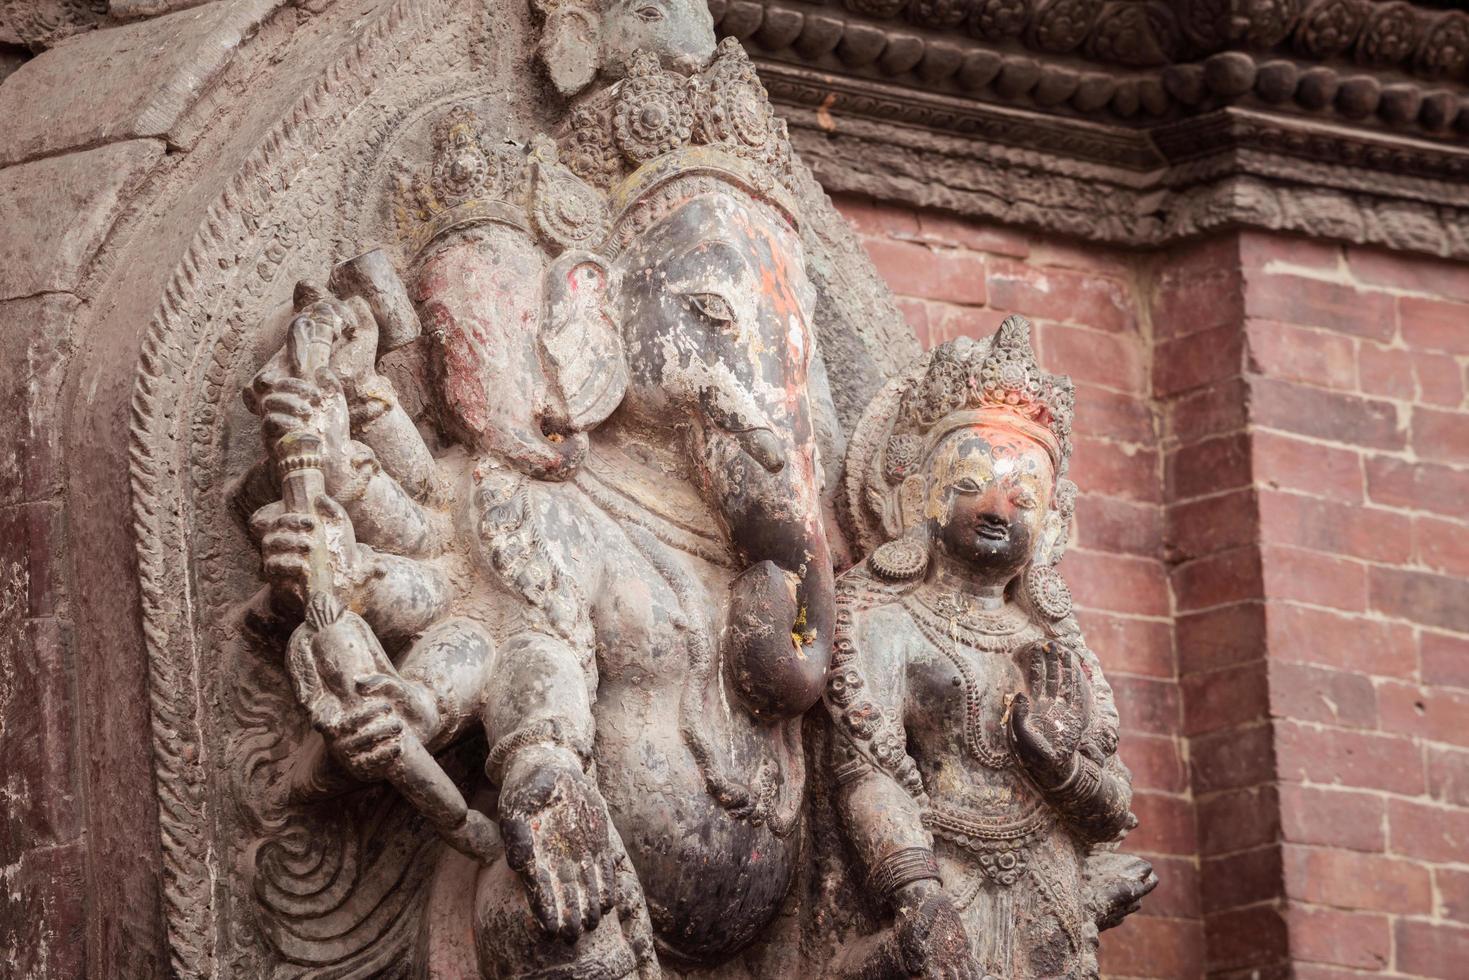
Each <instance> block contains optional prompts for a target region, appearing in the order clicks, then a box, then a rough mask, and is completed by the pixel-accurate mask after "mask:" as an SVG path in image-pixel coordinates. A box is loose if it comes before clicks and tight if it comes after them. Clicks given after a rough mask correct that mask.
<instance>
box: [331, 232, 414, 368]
mask: <svg viewBox="0 0 1469 980" xmlns="http://www.w3.org/2000/svg"><path fill="white" fill-rule="evenodd" d="M327 286H328V287H330V288H331V291H332V292H333V293H335V294H337V296H339V297H340V298H342V299H351V298H353V297H357V298H359V299H361V300H362V301H363V302H364V303H366V304H367V308H368V309H369V310H371V311H372V317H373V319H374V320H376V321H377V327H378V335H377V356H378V357H382V356H383V355H384V354H387V353H389V352H390V351H395V350H397V349H398V348H399V347H404V346H406V345H408V344H410V343H412V342H413V341H415V340H417V339H418V337H419V335H420V334H422V333H423V327H422V324H420V323H419V320H418V313H417V311H416V310H414V308H413V301H412V300H411V299H409V298H408V290H407V289H406V288H404V286H403V280H402V279H400V278H398V270H397V269H395V268H394V267H393V260H392V259H391V258H389V257H388V253H386V252H384V251H383V250H382V249H380V248H375V249H372V250H371V251H367V252H363V253H362V254H361V255H357V256H354V257H352V258H350V259H348V260H347V261H345V262H342V263H341V264H339V265H338V266H337V267H336V268H335V269H333V270H332V274H331V277H330V278H329V279H328V280H327Z"/></svg>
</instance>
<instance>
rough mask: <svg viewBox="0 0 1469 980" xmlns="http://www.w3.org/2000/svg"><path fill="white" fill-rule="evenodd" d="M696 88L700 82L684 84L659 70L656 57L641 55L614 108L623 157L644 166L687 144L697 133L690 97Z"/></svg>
mask: <svg viewBox="0 0 1469 980" xmlns="http://www.w3.org/2000/svg"><path fill="white" fill-rule="evenodd" d="M696 89H697V81H696V80H694V79H690V80H688V81H687V82H686V83H685V84H684V85H680V84H679V81H678V80H677V79H676V77H675V76H673V75H671V74H668V73H665V72H661V71H659V68H658V60H657V58H656V57H655V56H653V55H651V54H648V53H646V52H644V53H641V54H639V55H638V57H637V59H636V60H635V61H634V62H633V65H632V67H631V69H629V71H628V77H627V80H626V81H625V82H624V83H623V87H622V91H621V92H619V93H618V97H617V104H616V106H615V107H614V108H613V115H612V132H613V136H614V138H615V139H616V140H617V145H618V147H619V148H620V149H621V150H622V152H623V154H624V155H626V156H627V158H628V159H629V160H631V161H632V162H633V163H636V164H641V163H646V162H647V161H649V160H652V159H653V158H655V157H659V156H662V155H663V154H665V153H671V152H672V151H674V150H676V149H678V148H679V147H680V146H683V145H684V144H685V143H687V142H688V141H689V139H690V137H691V136H692V135H693V132H694V99H693V98H691V97H690V96H693V95H696V94H697V93H696Z"/></svg>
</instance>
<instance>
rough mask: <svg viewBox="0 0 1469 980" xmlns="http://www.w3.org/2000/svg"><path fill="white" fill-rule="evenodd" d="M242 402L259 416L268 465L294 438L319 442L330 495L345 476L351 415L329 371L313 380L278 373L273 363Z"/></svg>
mask: <svg viewBox="0 0 1469 980" xmlns="http://www.w3.org/2000/svg"><path fill="white" fill-rule="evenodd" d="M245 402H246V404H247V405H249V406H250V410H251V411H253V412H254V413H255V414H257V415H259V416H260V420H261V425H260V434H261V438H262V439H263V440H264V442H265V449H266V452H268V453H269V454H270V456H271V458H272V459H274V458H275V457H276V455H277V452H278V447H279V446H280V443H281V440H282V439H283V438H285V437H286V436H288V435H292V434H294V433H297V432H309V433H312V434H313V435H316V436H318V437H320V439H321V443H322V456H323V460H322V462H323V468H324V470H325V472H326V477H327V488H328V490H335V484H336V482H338V480H339V479H340V478H342V477H343V476H344V475H345V469H346V467H347V463H348V461H347V458H346V457H347V447H348V445H349V442H350V439H351V423H350V415H349V412H348V408H347V399H346V396H345V395H344V394H343V392H342V386H341V383H340V382H339V381H338V380H337V377H336V375H335V374H333V373H332V371H330V370H329V369H325V368H323V369H322V370H320V371H318V372H317V374H316V377H315V378H314V379H313V380H306V379H304V378H298V377H295V376H293V375H291V374H289V373H286V372H284V371H282V370H279V369H278V368H277V366H276V365H275V362H272V363H271V364H270V365H267V366H266V368H265V369H264V370H262V371H261V372H260V373H259V374H257V375H256V376H255V380H254V381H253V382H252V383H251V385H250V387H249V388H247V389H246V391H245Z"/></svg>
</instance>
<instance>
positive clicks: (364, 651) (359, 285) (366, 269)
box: [278, 251, 500, 864]
mask: <svg viewBox="0 0 1469 980" xmlns="http://www.w3.org/2000/svg"><path fill="white" fill-rule="evenodd" d="M344 270H345V271H344ZM337 273H341V282H342V284H343V287H344V288H346V289H351V290H353V293H352V295H356V296H360V297H361V298H362V299H363V300H364V301H365V302H366V303H367V305H368V306H369V308H371V309H372V311H373V315H374V316H375V317H378V316H379V312H378V311H379V310H381V311H382V316H383V317H386V318H387V319H386V320H384V319H379V321H378V322H379V331H380V334H379V348H378V350H379V354H381V353H383V352H385V350H388V349H392V348H393V346H402V345H403V344H405V343H408V342H409V341H411V340H413V339H414V337H416V336H417V329H418V318H417V316H416V315H415V314H414V311H413V306H412V304H411V303H410V302H409V301H408V297H407V293H406V291H404V290H403V287H402V284H401V282H399V280H398V278H397V276H396V274H395V273H394V272H393V269H392V265H391V263H387V262H386V256H385V255H383V253H381V252H379V251H374V252H368V253H366V254H365V255H362V256H358V257H357V258H355V259H351V260H349V261H348V262H345V263H343V264H342V265H341V266H338V267H337ZM337 273H334V274H333V281H334V284H335V282H336V281H337V279H338V276H337ZM336 339H337V338H336V337H335V336H334V331H333V329H332V328H331V326H330V325H329V324H326V323H323V322H321V321H319V320H315V319H313V318H312V317H310V316H308V315H305V314H302V315H299V316H297V317H295V318H294V319H293V320H292V321H291V325H290V329H289V333H288V335H287V338H286V344H287V355H288V358H289V362H290V365H291V369H292V371H293V372H294V373H295V374H296V375H297V377H300V378H303V379H305V380H309V381H313V382H314V381H315V379H316V374H317V372H318V371H319V370H320V369H321V368H323V367H326V366H327V364H328V362H329V361H330V358H331V351H332V345H333V343H334V342H335V341H336ZM278 458H279V460H280V463H279V466H280V470H281V496H282V502H283V503H284V505H285V508H286V510H287V511H289V512H291V513H296V514H313V515H314V514H315V501H316V499H317V498H318V497H319V496H321V495H323V494H325V492H326V483H325V478H324V476H323V474H322V469H321V467H322V454H321V440H320V438H319V437H318V436H317V435H316V434H315V433H310V432H293V433H288V434H287V435H286V436H284V437H282V439H281V441H280V444H279V448H278ZM329 547H330V543H329V542H327V541H326V540H324V539H323V538H322V537H318V540H317V541H316V542H315V544H314V546H313V548H312V552H311V556H310V559H309V567H308V573H307V582H306V595H305V596H303V597H302V598H303V599H304V601H305V603H306V618H305V620H304V621H303V622H302V623H301V625H300V626H298V627H296V631H295V632H294V633H293V634H292V635H291V641H290V644H289V647H288V655H287V664H288V668H289V670H290V673H291V679H292V682H293V684H294V686H295V689H296V695H297V697H298V699H299V700H300V701H301V703H302V706H303V707H305V708H306V709H307V710H308V712H310V714H311V717H312V720H313V721H320V720H324V719H330V718H333V717H339V716H340V715H341V713H342V711H343V709H344V708H345V706H346V705H348V704H351V703H353V702H355V701H357V700H359V699H360V698H361V697H362V696H363V694H364V693H371V692H373V691H386V692H395V693H398V694H399V695H400V701H401V696H402V695H403V694H404V692H406V691H407V687H406V685H405V684H404V683H403V681H402V679H401V678H400V677H399V676H398V672H397V670H396V669H395V668H394V667H393V664H392V661H391V660H389V659H388V656H387V654H386V652H384V650H383V648H382V645H381V643H379V642H378V639H377V636H376V635H375V634H374V633H373V632H372V628H371V627H370V626H368V625H367V622H366V621H365V620H363V619H362V617H361V616H359V615H357V614H356V613H355V612H352V611H351V610H349V609H346V608H344V607H343V605H342V603H341V602H340V600H339V599H338V598H337V596H336V583H335V582H334V581H333V580H332V574H331V556H330V553H329V551H328V548H329ZM400 746H401V752H400V753H399V755H398V757H397V758H396V759H395V760H394V761H393V762H392V763H391V765H390V766H389V768H388V771H387V772H386V773H385V774H384V778H385V779H386V780H387V782H388V783H390V784H391V785H392V786H393V787H394V788H395V789H397V790H398V792H399V793H401V794H402V795H403V797H404V798H405V799H407V800H408V802H409V803H410V804H411V805H412V806H413V807H414V809H416V810H418V811H419V812H420V813H422V814H423V815H424V816H425V817H426V818H427V819H428V821H429V822H430V823H431V824H432V825H433V826H434V828H435V829H436V830H437V831H438V832H439V834H440V835H441V836H442V837H443V838H444V839H445V840H446V841H448V843H449V844H451V845H453V846H454V847H455V848H456V849H457V850H459V851H462V852H463V853H465V854H467V855H469V856H470V857H473V858H475V859H477V860H479V861H481V862H483V863H486V864H488V863H491V862H493V861H494V860H495V859H496V858H497V857H498V856H499V853H500V840H499V832H498V831H497V830H496V828H495V826H494V824H493V823H492V822H491V821H490V819H489V818H488V817H487V816H485V815H484V814H483V813H481V812H479V811H478V810H471V809H470V808H469V806H468V804H467V803H466V802H465V800H464V794H462V793H461V792H460V791H459V787H458V786H456V785H455V784H454V780H453V779H451V778H450V777H449V775H448V773H446V772H444V769H443V767H442V766H440V765H439V763H438V760H437V759H435V758H434V757H433V755H432V754H431V753H430V752H429V751H428V749H427V748H426V747H425V746H424V744H423V743H422V742H421V741H420V740H419V739H418V737H417V736H416V735H415V734H413V733H412V732H409V731H405V732H404V733H403V734H402V738H401V742H400Z"/></svg>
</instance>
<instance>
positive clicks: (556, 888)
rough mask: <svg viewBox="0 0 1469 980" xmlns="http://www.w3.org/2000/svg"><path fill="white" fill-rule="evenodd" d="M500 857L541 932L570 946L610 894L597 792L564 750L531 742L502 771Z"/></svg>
mask: <svg viewBox="0 0 1469 980" xmlns="http://www.w3.org/2000/svg"><path fill="white" fill-rule="evenodd" d="M500 833H501V835H502V836H503V837H504V839H505V858H506V860H507V861H508V862H509V864H510V867H511V868H512V869H513V870H514V871H515V872H516V873H517V874H519V875H520V879H521V881H522V882H523V883H524V884H525V890H526V895H527V896H528V898H529V899H530V907H531V911H532V912H533V913H534V914H535V917H536V919H537V920H538V921H539V922H540V924H541V928H542V929H544V930H545V931H546V933H547V934H549V935H553V936H558V937H560V938H561V939H562V940H564V941H566V942H568V943H574V942H576V940H577V939H578V938H579V937H580V936H581V935H582V934H583V933H585V932H590V931H591V930H593V929H595V928H596V927H597V924H598V923H599V922H600V921H601V919H602V914H603V913H604V912H606V911H608V910H609V909H611V908H612V905H613V902H614V899H615V882H616V879H615V877H614V868H613V861H612V848H611V845H610V842H609V837H608V832H607V811H606V806H605V804H604V803H603V802H602V794H601V793H599V792H598V791H597V788H596V787H595V786H593V785H592V782H591V780H590V779H589V778H588V777H587V776H586V774H585V773H583V772H582V768H581V764H580V762H579V761H578V760H577V758H576V756H575V755H574V754H572V753H571V752H570V751H568V750H566V749H562V748H557V747H554V746H545V745H531V746H527V747H526V748H523V749H521V750H520V751H519V752H517V753H516V754H515V755H514V756H513V757H512V759H511V761H510V765H509V766H508V767H507V768H506V772H505V779H504V784H503V787H502V789H501V791H500Z"/></svg>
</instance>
